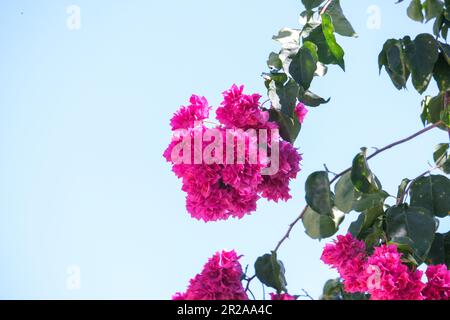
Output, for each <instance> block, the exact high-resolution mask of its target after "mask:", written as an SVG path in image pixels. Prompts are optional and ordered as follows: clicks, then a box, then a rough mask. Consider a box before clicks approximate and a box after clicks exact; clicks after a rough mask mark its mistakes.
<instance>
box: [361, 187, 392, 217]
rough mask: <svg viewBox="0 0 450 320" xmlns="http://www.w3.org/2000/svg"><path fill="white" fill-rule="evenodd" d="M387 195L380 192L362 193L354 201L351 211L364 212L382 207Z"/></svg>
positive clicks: (384, 192) (382, 191)
mask: <svg viewBox="0 0 450 320" xmlns="http://www.w3.org/2000/svg"><path fill="white" fill-rule="evenodd" d="M387 197H389V194H388V193H387V192H386V191H384V190H380V191H377V192H375V193H362V194H359V196H358V197H357V198H356V199H355V200H354V203H353V210H355V211H357V212H363V211H364V210H367V209H370V208H373V207H379V206H382V205H383V203H384V201H385V200H386V198H387Z"/></svg>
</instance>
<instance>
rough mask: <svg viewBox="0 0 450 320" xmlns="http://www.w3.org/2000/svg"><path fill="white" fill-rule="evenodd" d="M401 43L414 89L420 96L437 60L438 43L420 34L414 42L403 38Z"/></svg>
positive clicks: (425, 34) (428, 81)
mask: <svg viewBox="0 0 450 320" xmlns="http://www.w3.org/2000/svg"><path fill="white" fill-rule="evenodd" d="M403 43H404V46H405V54H406V64H407V67H408V69H409V70H410V71H411V76H412V82H413V85H414V88H415V89H416V90H417V91H418V92H419V93H420V94H422V93H423V92H424V91H425V90H426V89H427V87H428V85H429V83H430V80H431V77H432V74H433V69H434V65H435V64H436V62H437V60H438V58H439V46H438V42H437V41H436V40H435V39H434V38H433V36H432V35H430V34H427V33H422V34H419V35H418V36H417V37H416V38H415V39H414V41H411V39H410V38H409V37H405V38H403Z"/></svg>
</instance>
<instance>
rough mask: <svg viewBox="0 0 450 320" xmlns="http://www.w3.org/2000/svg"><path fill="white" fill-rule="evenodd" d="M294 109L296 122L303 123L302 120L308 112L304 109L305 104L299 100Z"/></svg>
mask: <svg viewBox="0 0 450 320" xmlns="http://www.w3.org/2000/svg"><path fill="white" fill-rule="evenodd" d="M294 111H295V114H296V115H297V117H298V122H300V123H303V120H305V117H306V115H307V114H308V109H306V107H305V105H304V104H303V103H301V102H300V103H299V104H297V106H296V107H295V110H294Z"/></svg>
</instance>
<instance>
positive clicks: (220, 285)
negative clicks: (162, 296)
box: [172, 251, 248, 300]
mask: <svg viewBox="0 0 450 320" xmlns="http://www.w3.org/2000/svg"><path fill="white" fill-rule="evenodd" d="M242 275H243V272H242V267H241V264H240V263H239V257H238V256H237V254H236V252H235V251H230V252H227V251H222V252H217V253H216V254H215V255H214V256H213V257H212V258H210V259H209V260H208V262H207V263H206V264H205V266H204V267H203V270H202V272H201V273H200V274H197V275H196V276H195V277H194V278H193V279H191V280H190V283H189V286H188V288H187V290H186V292H185V293H176V294H175V295H174V296H173V297H172V299H173V300H248V296H247V294H246V293H245V289H244V287H243V286H242V282H241V278H242Z"/></svg>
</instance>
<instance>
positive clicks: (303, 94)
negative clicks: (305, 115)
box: [298, 88, 331, 107]
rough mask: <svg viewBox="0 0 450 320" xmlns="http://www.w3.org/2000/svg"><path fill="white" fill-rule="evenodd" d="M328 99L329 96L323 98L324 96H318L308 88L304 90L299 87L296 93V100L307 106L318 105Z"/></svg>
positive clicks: (328, 100)
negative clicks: (297, 93)
mask: <svg viewBox="0 0 450 320" xmlns="http://www.w3.org/2000/svg"><path fill="white" fill-rule="evenodd" d="M330 99H331V98H328V99H326V100H325V99H324V98H322V97H319V96H318V95H317V94H315V93H313V92H311V91H309V90H306V91H304V90H302V89H301V88H300V91H299V95H298V100H299V101H300V102H302V103H303V104H305V105H307V106H308V107H318V106H320V105H321V104H325V103H328V102H330Z"/></svg>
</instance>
